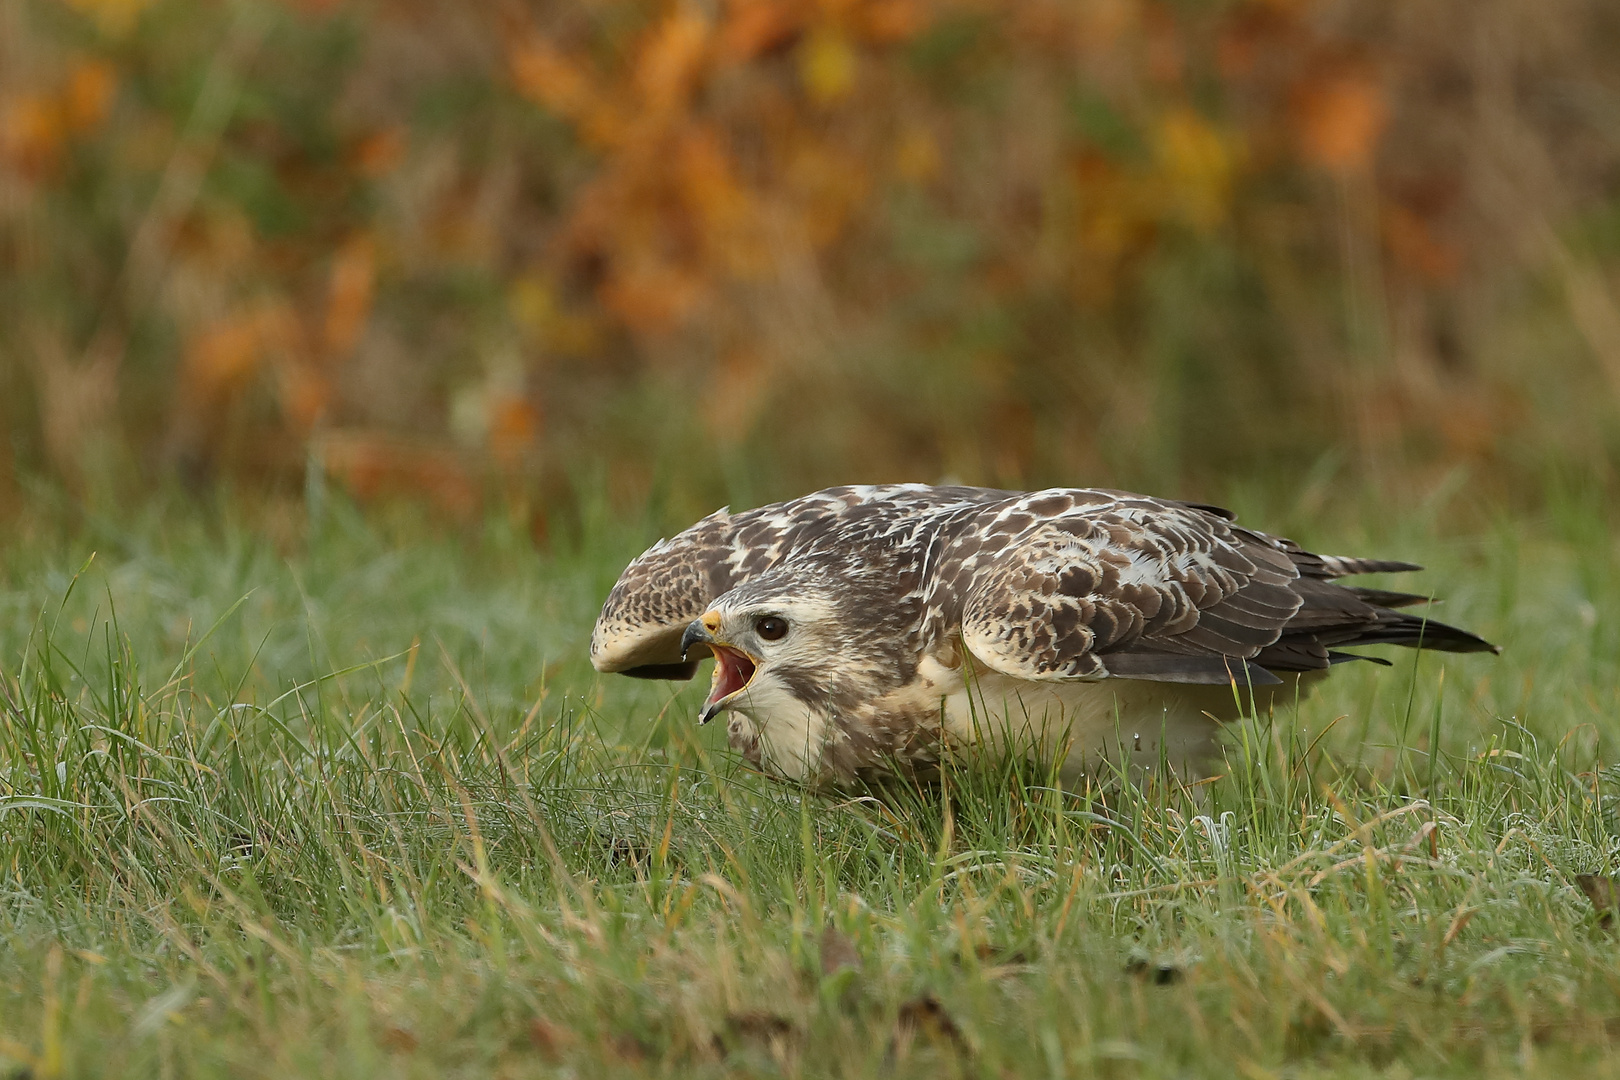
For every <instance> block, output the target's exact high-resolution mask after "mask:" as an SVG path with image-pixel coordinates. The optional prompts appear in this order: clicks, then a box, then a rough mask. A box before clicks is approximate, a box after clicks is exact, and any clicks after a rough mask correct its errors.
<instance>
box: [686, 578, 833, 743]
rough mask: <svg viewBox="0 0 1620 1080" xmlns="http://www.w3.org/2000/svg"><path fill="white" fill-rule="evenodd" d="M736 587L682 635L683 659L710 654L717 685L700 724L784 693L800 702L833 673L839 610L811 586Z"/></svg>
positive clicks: (765, 701) (827, 596)
mask: <svg viewBox="0 0 1620 1080" xmlns="http://www.w3.org/2000/svg"><path fill="white" fill-rule="evenodd" d="M815 584H816V583H810V582H803V581H801V582H798V583H796V587H795V588H793V589H792V590H788V589H781V590H761V589H757V588H754V589H747V590H733V591H732V592H730V593H727V594H726V595H725V596H722V597H720V598H719V599H718V600H716V601H715V603H714V605H713V606H712V607H710V609H709V610H708V611H707V612H705V613H704V614H703V615H702V616H701V617H700V618H697V619H694V620H692V622H691V624H690V625H688V626H687V628H686V632H685V634H683V635H682V637H681V653H682V655H684V656H693V655H701V654H702V652H701V649H702V648H703V647H706V648H707V649H708V650H709V651H710V652H711V653H713V654H714V681H713V683H712V684H711V685H710V688H709V698H708V700H707V701H705V702H704V703H703V712H702V714H701V715H700V716H699V718H698V722H699V723H702V724H706V723H708V722H709V721H710V720H712V719H714V717H715V716H716V714H718V713H720V712H721V711H723V710H725V709H727V708H730V707H732V706H733V705H736V706H740V707H743V709H744V711H749V710H748V708H747V707H748V706H749V705H754V706H756V707H758V706H765V707H766V708H769V706H770V704H772V703H775V702H776V701H777V700H778V699H780V698H781V697H782V696H783V695H787V696H789V697H795V698H803V697H804V696H805V692H806V690H807V689H808V688H809V686H811V685H814V684H816V683H824V682H825V680H826V679H827V678H828V677H829V676H830V675H831V673H832V672H834V671H835V670H836V669H837V666H838V664H837V659H838V657H837V654H838V652H839V651H840V650H839V645H838V640H839V637H840V635H839V634H838V633H837V627H838V623H839V621H840V620H839V616H838V606H837V604H836V603H835V602H834V600H833V598H832V597H831V596H829V595H827V594H826V593H825V592H824V591H822V590H820V589H818V588H816V587H815Z"/></svg>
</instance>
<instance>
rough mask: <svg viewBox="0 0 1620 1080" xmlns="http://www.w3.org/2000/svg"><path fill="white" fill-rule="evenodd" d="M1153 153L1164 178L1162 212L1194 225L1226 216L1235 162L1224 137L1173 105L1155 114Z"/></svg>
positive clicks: (1211, 224)
mask: <svg viewBox="0 0 1620 1080" xmlns="http://www.w3.org/2000/svg"><path fill="white" fill-rule="evenodd" d="M1154 137H1155V145H1154V151H1155V156H1156V158H1157V164H1158V167H1159V171H1160V174H1161V176H1162V177H1163V179H1164V181H1165V182H1166V197H1167V200H1168V202H1169V205H1168V206H1166V207H1165V210H1166V211H1167V212H1169V213H1171V214H1174V215H1175V216H1178V217H1181V218H1182V219H1184V220H1185V221H1187V223H1188V224H1190V225H1192V226H1193V227H1194V228H1197V229H1206V230H1207V229H1212V228H1214V227H1215V226H1217V225H1219V224H1220V223H1221V222H1222V221H1224V220H1225V219H1226V212H1227V208H1228V206H1229V204H1230V202H1231V194H1232V173H1233V169H1234V165H1235V162H1234V160H1233V153H1232V150H1231V148H1230V147H1229V146H1228V144H1227V141H1226V139H1225V138H1224V137H1223V136H1222V134H1221V133H1220V132H1219V131H1217V130H1216V129H1215V127H1214V126H1213V125H1211V124H1210V123H1209V122H1208V121H1206V120H1205V119H1204V118H1203V117H1201V116H1199V115H1198V114H1197V113H1195V112H1193V111H1192V110H1191V109H1187V108H1175V109H1171V110H1169V111H1168V112H1166V113H1165V114H1164V115H1163V116H1161V117H1160V118H1159V122H1158V126H1157V130H1156V131H1155V132H1154Z"/></svg>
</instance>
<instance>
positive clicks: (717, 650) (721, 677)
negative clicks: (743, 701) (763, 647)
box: [704, 645, 754, 707]
mask: <svg viewBox="0 0 1620 1080" xmlns="http://www.w3.org/2000/svg"><path fill="white" fill-rule="evenodd" d="M710 648H712V649H713V650H714V683H713V685H711V686H710V687H709V700H708V701H706V702H704V705H705V707H707V706H709V705H716V704H718V703H720V702H722V701H724V700H725V699H726V698H728V697H730V696H731V695H732V694H735V693H736V692H737V691H739V690H741V689H742V688H743V687H745V686H747V685H748V680H749V679H752V678H753V677H754V662H753V661H752V660H750V659H748V657H747V656H745V655H744V654H742V653H740V652H738V651H737V650H736V649H730V648H727V647H726V646H724V645H713V646H710Z"/></svg>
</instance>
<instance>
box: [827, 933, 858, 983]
mask: <svg viewBox="0 0 1620 1080" xmlns="http://www.w3.org/2000/svg"><path fill="white" fill-rule="evenodd" d="M860 966H861V954H860V952H858V951H857V950H856V948H855V943H854V942H853V941H851V940H849V938H848V937H846V936H845V935H844V934H843V933H842V932H840V931H839V929H838V928H837V927H835V926H829V927H827V929H825V930H823V931H822V932H821V974H822V975H823V976H824V977H825V976H828V975H832V974H834V973H835V972H838V971H841V970H843V969H844V968H855V969H857V970H859V969H860Z"/></svg>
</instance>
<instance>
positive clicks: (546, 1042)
mask: <svg viewBox="0 0 1620 1080" xmlns="http://www.w3.org/2000/svg"><path fill="white" fill-rule="evenodd" d="M572 1041H573V1040H572V1037H571V1036H570V1035H569V1033H568V1032H567V1031H565V1030H563V1029H562V1028H559V1027H558V1026H557V1025H555V1024H553V1023H551V1021H549V1020H547V1019H545V1018H544V1017H540V1016H537V1017H535V1018H534V1019H533V1020H530V1021H529V1043H530V1045H532V1046H533V1047H534V1048H535V1049H536V1050H538V1051H539V1052H540V1055H541V1056H542V1057H544V1058H546V1059H547V1060H550V1061H556V1060H557V1058H558V1057H559V1056H560V1054H561V1052H562V1050H563V1049H564V1048H565V1047H566V1046H567V1045H568V1044H569V1043H570V1042H572Z"/></svg>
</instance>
